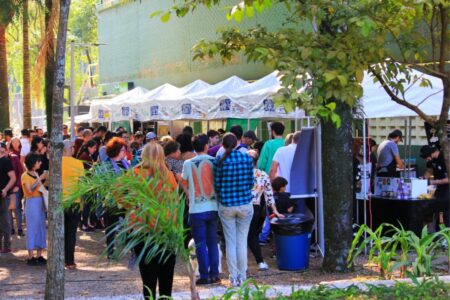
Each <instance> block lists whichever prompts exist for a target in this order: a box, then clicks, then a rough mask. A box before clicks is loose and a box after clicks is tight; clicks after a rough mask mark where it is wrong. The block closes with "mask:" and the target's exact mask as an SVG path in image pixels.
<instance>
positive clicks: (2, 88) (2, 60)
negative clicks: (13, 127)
mask: <svg viewBox="0 0 450 300" xmlns="http://www.w3.org/2000/svg"><path fill="white" fill-rule="evenodd" d="M7 127H9V89H8V63H7V61H6V26H5V25H3V24H0V130H3V129H4V128H7Z"/></svg>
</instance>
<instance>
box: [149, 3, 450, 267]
mask: <svg viewBox="0 0 450 300" xmlns="http://www.w3.org/2000/svg"><path fill="white" fill-rule="evenodd" d="M178 2H179V3H178V4H177V5H175V6H173V7H172V8H171V9H170V10H169V11H165V12H155V13H154V14H153V15H161V20H162V21H163V22H167V21H168V20H169V19H170V16H171V15H172V14H173V15H177V16H185V15H186V14H187V13H188V12H189V11H193V10H196V9H197V8H198V6H207V7H209V8H211V7H213V6H216V5H219V4H220V3H222V1H221V0H197V1H192V0H180V1H178ZM236 2H237V3H236V5H235V6H233V7H232V9H231V10H230V12H229V14H228V15H227V17H228V18H229V19H230V20H231V19H233V18H234V19H235V20H236V21H238V22H240V21H241V20H242V19H243V18H245V17H246V16H248V17H252V16H253V15H254V13H255V12H257V13H263V12H264V11H265V10H266V9H270V8H271V7H272V6H273V5H280V6H284V7H285V15H286V16H285V18H283V20H286V22H284V23H281V22H280V27H279V28H278V29H273V28H272V29H270V30H269V29H268V28H266V27H264V26H262V25H259V26H258V27H255V28H250V29H249V30H244V31H243V30H239V29H237V28H236V27H235V26H232V25H231V24H230V26H229V27H228V28H226V29H224V30H222V31H221V32H220V35H219V39H218V40H217V41H200V42H199V43H198V44H197V45H196V46H195V47H194V52H195V56H194V58H203V57H208V56H209V57H212V56H214V55H216V54H219V55H220V56H221V57H222V58H223V60H224V61H227V60H230V59H231V58H232V57H233V56H234V55H235V54H236V53H237V52H241V51H242V52H244V54H245V55H246V56H247V58H248V60H250V61H258V62H263V63H265V64H267V65H269V66H270V67H273V68H274V69H278V70H280V71H281V75H282V76H283V77H282V81H283V85H284V86H285V88H284V89H283V90H282V91H281V93H280V94H281V95H282V96H283V99H285V100H284V101H286V102H287V104H289V103H291V104H292V102H294V103H295V104H296V105H299V106H301V107H303V108H305V109H306V110H307V111H308V112H310V113H313V114H315V115H317V116H319V117H320V118H321V119H322V122H323V123H324V126H323V130H324V133H323V136H322V137H323V144H324V145H327V146H328V147H327V149H323V153H322V157H323V160H324V162H329V164H328V165H327V164H325V163H324V165H326V166H327V169H326V170H325V169H324V170H323V177H324V181H323V182H324V214H325V235H326V236H325V248H326V250H325V259H324V261H323V267H324V269H326V270H330V271H345V270H346V269H347V264H346V257H347V255H348V251H349V247H350V242H351V238H352V236H351V232H352V228H351V221H350V220H351V215H352V212H351V210H352V207H351V202H352V197H351V195H352V184H351V171H350V170H351V166H352V164H351V160H349V158H350V155H349V154H350V149H351V148H350V135H349V128H350V125H351V120H352V118H351V116H350V115H349V113H350V112H351V109H352V108H353V107H355V106H356V105H357V104H358V99H359V98H360V97H361V96H362V87H361V82H362V80H363V76H364V71H365V70H367V69H369V71H370V73H371V75H372V76H373V77H374V78H375V80H378V81H380V82H381V83H382V84H383V87H384V88H385V90H386V92H387V94H388V95H389V96H390V97H391V99H392V100H393V101H396V102H397V103H399V104H401V105H404V106H406V107H409V108H410V109H412V110H414V111H415V112H416V113H417V114H418V115H419V116H420V117H422V118H424V119H425V120H427V121H430V122H431V123H432V124H434V125H435V126H436V127H437V128H438V132H439V136H440V137H441V143H442V146H443V149H444V155H445V157H446V163H447V169H450V167H449V159H448V157H449V155H450V154H449V153H450V151H449V148H448V139H447V137H446V134H445V128H446V124H445V123H446V121H447V119H448V110H449V104H450V99H449V95H450V84H449V80H450V79H449V78H450V74H449V68H448V61H449V60H450V58H449V56H450V49H449V47H450V45H449V22H448V19H449V6H450V2H449V1H448V0H420V1H417V0H386V1H382V2H379V1H373V0H351V1H349V0H336V1H329V0H308V1H307V0H300V1H294V0H245V1H236ZM227 4H229V3H227ZM446 64H447V66H446ZM412 68H418V69H420V70H423V71H425V72H427V73H429V74H432V75H434V76H437V77H438V78H440V79H442V82H443V87H444V97H443V105H442V109H441V114H440V116H439V118H438V119H435V118H433V117H431V116H427V115H425V114H424V113H423V112H422V111H421V110H420V108H419V107H417V106H415V105H412V104H411V103H410V102H408V99H405V98H404V92H405V90H407V88H408V86H409V85H411V84H412V83H413V82H415V81H417V80H421V85H422V86H427V85H428V84H429V83H428V82H427V81H426V80H423V79H420V78H414V76H412V72H411V71H412ZM305 86H306V87H307V89H306V91H307V95H302V94H301V93H299V90H300V88H303V87H305ZM291 106H292V105H291ZM330 121H331V122H332V123H333V124H334V125H335V128H334V129H333V128H332V127H331V126H329V125H330V124H329V123H328V122H330ZM334 149H338V150H336V151H334V153H333V150H334ZM343 177H346V178H343ZM333 186H338V187H341V188H342V187H345V188H342V189H341V190H339V191H338V190H337V189H335V188H333ZM332 229H333V230H332Z"/></svg>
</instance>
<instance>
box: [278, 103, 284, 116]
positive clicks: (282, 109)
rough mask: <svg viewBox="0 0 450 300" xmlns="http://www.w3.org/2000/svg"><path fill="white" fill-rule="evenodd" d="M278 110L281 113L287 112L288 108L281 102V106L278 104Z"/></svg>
mask: <svg viewBox="0 0 450 300" xmlns="http://www.w3.org/2000/svg"><path fill="white" fill-rule="evenodd" d="M277 112H278V113H280V114H286V109H285V108H284V105H283V104H281V105H280V106H278V108H277Z"/></svg>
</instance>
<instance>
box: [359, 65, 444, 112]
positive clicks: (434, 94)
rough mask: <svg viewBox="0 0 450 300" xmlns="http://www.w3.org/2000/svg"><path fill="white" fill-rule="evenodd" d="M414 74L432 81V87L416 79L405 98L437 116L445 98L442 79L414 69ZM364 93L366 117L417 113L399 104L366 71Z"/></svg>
mask: <svg viewBox="0 0 450 300" xmlns="http://www.w3.org/2000/svg"><path fill="white" fill-rule="evenodd" d="M412 73H413V76H414V75H416V76H418V77H419V78H421V77H423V78H426V79H428V80H430V82H431V83H432V87H431V88H430V87H420V86H419V85H420V81H421V80H418V81H416V82H415V83H414V84H413V85H411V86H410V87H409V88H408V89H407V91H406V92H405V100H407V101H408V102H409V103H411V104H414V105H418V106H419V108H420V109H421V110H422V111H423V112H425V113H426V114H427V115H430V116H437V115H439V114H440V112H441V108H442V100H443V86H442V81H441V80H440V79H438V78H436V77H432V76H429V75H426V74H424V73H421V72H419V71H416V70H412ZM363 88H364V95H363V97H362V106H363V108H362V109H363V112H364V114H365V116H366V118H394V117H410V116H417V114H416V113H415V112H414V111H412V110H410V109H409V108H407V107H405V106H403V105H400V104H397V103H396V102H394V101H393V100H391V98H390V97H389V95H388V94H387V93H386V92H385V90H384V89H383V87H382V86H381V84H380V83H379V82H375V83H374V82H373V78H372V77H371V76H369V75H368V74H367V72H366V73H365V76H364V80H363Z"/></svg>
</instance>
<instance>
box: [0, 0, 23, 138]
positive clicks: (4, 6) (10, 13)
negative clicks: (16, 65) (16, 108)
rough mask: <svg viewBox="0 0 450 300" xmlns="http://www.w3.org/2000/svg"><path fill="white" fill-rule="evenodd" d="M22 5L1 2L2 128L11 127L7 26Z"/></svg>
mask: <svg viewBox="0 0 450 300" xmlns="http://www.w3.org/2000/svg"><path fill="white" fill-rule="evenodd" d="M19 7H20V1H14V0H5V1H2V2H0V130H1V129H2V128H6V127H9V88H8V62H7V60H6V57H7V52H6V28H7V27H8V25H9V24H10V23H11V21H12V20H13V17H14V15H15V14H16V13H17V10H18V9H19Z"/></svg>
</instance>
